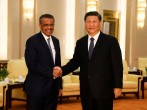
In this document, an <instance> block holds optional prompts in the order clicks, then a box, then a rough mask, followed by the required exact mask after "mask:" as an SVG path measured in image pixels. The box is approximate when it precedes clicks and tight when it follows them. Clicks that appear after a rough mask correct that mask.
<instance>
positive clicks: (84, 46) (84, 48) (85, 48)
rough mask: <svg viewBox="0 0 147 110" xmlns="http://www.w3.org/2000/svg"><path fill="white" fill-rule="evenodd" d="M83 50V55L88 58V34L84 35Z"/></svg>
mask: <svg viewBox="0 0 147 110" xmlns="http://www.w3.org/2000/svg"><path fill="white" fill-rule="evenodd" d="M83 50H84V53H85V54H84V56H85V57H86V59H88V60H89V54H88V35H86V36H85V39H84V42H83Z"/></svg>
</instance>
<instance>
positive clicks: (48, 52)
mask: <svg viewBox="0 0 147 110" xmlns="http://www.w3.org/2000/svg"><path fill="white" fill-rule="evenodd" d="M39 34H40V35H39V37H40V41H41V43H42V45H43V47H44V50H45V51H46V52H47V54H49V56H50V58H51V60H52V63H53V64H54V62H53V59H52V55H51V52H50V50H49V47H48V45H47V43H46V40H45V39H44V37H43V35H42V33H41V32H40V33H39Z"/></svg>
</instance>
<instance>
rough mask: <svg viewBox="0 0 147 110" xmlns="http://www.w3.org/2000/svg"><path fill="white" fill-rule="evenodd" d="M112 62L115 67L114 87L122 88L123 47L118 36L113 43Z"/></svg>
mask: <svg viewBox="0 0 147 110" xmlns="http://www.w3.org/2000/svg"><path fill="white" fill-rule="evenodd" d="M111 62H112V68H113V79H114V80H113V83H114V88H122V84H123V83H122V79H123V64H122V55H121V49H120V46H119V44H118V41H117V39H116V38H114V39H113V42H112V45H111Z"/></svg>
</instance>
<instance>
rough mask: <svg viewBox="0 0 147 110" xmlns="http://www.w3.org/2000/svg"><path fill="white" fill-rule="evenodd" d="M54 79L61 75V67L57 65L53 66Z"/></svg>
mask: <svg viewBox="0 0 147 110" xmlns="http://www.w3.org/2000/svg"><path fill="white" fill-rule="evenodd" d="M53 76H54V79H56V78H58V77H61V76H62V69H61V68H60V67H59V66H55V67H54V69H53Z"/></svg>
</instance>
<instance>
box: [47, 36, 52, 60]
mask: <svg viewBox="0 0 147 110" xmlns="http://www.w3.org/2000/svg"><path fill="white" fill-rule="evenodd" d="M47 44H48V47H49V49H50V52H51V55H52V59H53V52H52V48H51V45H50V38H48V39H47Z"/></svg>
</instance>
